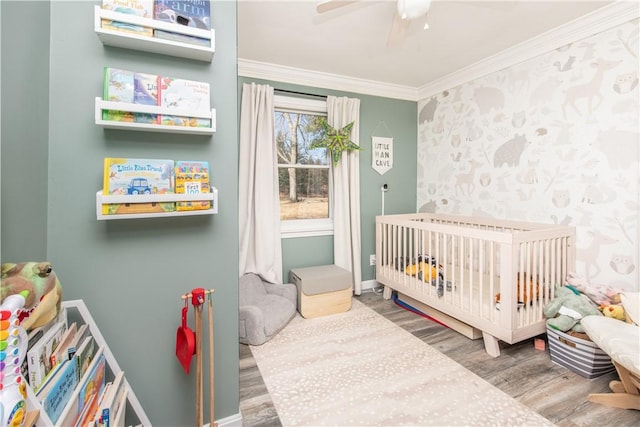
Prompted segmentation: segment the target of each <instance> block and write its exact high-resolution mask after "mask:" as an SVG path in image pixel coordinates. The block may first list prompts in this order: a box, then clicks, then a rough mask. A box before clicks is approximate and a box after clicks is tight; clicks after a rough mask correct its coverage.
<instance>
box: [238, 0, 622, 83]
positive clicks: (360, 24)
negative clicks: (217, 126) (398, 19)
mask: <svg viewBox="0 0 640 427" xmlns="http://www.w3.org/2000/svg"><path fill="white" fill-rule="evenodd" d="M319 2H320V0H318V1H311V0H297V1H274V0H257V1H256V0H239V2H238V58H239V60H240V62H242V61H250V62H253V61H257V63H264V64H273V65H277V66H285V67H293V68H296V69H302V70H311V71H315V72H322V73H329V74H331V75H338V76H343V77H350V78H357V79H363V80H366V81H373V82H381V83H385V84H392V85H400V86H402V87H411V88H419V87H421V86H424V85H426V84H429V83H430V82H432V81H434V80H437V79H439V78H442V77H443V76H446V75H448V74H450V73H452V72H455V71H458V70H460V69H463V68H465V67H467V66H469V65H471V64H474V63H477V62H478V61H480V60H482V59H484V58H487V57H490V56H492V55H495V54H497V53H499V52H501V51H504V50H505V49H508V48H510V47H512V46H514V45H517V44H519V43H522V42H525V41H527V40H529V39H532V38H534V37H536V36H538V35H540V34H542V33H545V32H547V31H549V30H552V29H554V28H556V27H558V26H560V25H562V24H565V23H568V22H570V21H572V20H574V19H576V18H579V17H582V16H583V15H586V14H588V13H590V12H593V11H594V10H596V9H599V8H602V7H604V6H606V5H608V4H610V3H612V1H595V0H581V1H564V0H552V1H551V0H537V1H524V0H509V1H450V0H434V1H433V2H432V5H431V9H430V11H429V14H428V22H429V25H430V29H428V30H426V31H425V30H423V29H422V22H420V21H418V20H416V21H414V22H412V24H411V26H410V28H409V31H408V34H407V37H406V38H405V40H404V42H403V43H402V44H401V45H399V46H395V47H388V46H387V37H388V35H389V31H390V29H391V23H392V20H393V17H394V14H395V13H396V12H395V11H396V2H395V0H386V1H370V0H364V1H360V2H356V3H353V4H350V5H347V6H344V7H341V8H338V9H335V10H333V11H331V12H328V13H324V14H318V13H317V12H316V5H317V4H318V3H319Z"/></svg>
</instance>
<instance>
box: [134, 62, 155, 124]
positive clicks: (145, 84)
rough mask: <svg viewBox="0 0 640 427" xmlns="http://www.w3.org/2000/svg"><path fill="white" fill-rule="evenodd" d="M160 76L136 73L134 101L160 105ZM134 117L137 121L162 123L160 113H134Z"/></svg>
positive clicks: (135, 102)
mask: <svg viewBox="0 0 640 427" xmlns="http://www.w3.org/2000/svg"><path fill="white" fill-rule="evenodd" d="M159 80H160V76H158V75H157V74H146V73H134V75H133V103H134V104H143V105H154V106H158V105H160V100H159V99H158V82H159ZM133 119H134V121H135V122H136V123H153V124H159V123H160V116H159V115H158V114H147V113H134V114H133Z"/></svg>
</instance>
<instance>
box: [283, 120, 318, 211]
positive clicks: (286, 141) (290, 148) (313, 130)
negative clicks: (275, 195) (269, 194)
mask: <svg viewBox="0 0 640 427" xmlns="http://www.w3.org/2000/svg"><path fill="white" fill-rule="evenodd" d="M323 117H324V116H322V115H318V114H312V113H301V112H291V111H279V110H278V109H277V108H276V113H275V132H276V145H277V149H278V180H279V184H280V194H279V196H280V219H281V220H283V221H286V220H300V219H322V218H329V162H328V156H327V150H326V149H325V148H315V149H311V148H310V145H311V144H312V143H313V142H314V141H316V140H318V139H322V138H323V136H324V132H323V129H322V126H321V119H322V118H323Z"/></svg>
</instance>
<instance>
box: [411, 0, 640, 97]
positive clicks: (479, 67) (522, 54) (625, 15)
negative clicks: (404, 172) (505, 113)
mask: <svg viewBox="0 0 640 427" xmlns="http://www.w3.org/2000/svg"><path fill="white" fill-rule="evenodd" d="M639 17H640V5H639V4H638V3H637V2H636V1H617V2H615V3H612V4H610V5H608V6H604V7H602V8H600V9H598V10H595V11H593V12H591V13H589V14H587V15H584V16H582V17H580V18H577V19H574V20H573V21H569V22H568V23H566V24H563V25H561V26H559V27H556V28H554V29H552V30H549V31H547V32H544V33H542V34H540V35H538V36H536V37H533V38H531V39H529V40H527V41H525V42H522V43H520V44H517V45H515V46H513V47H510V48H508V49H506V50H503V51H501V52H499V53H497V54H495V55H492V56H489V57H487V58H485V59H483V60H481V61H478V62H476V63H474V64H471V65H469V66H467V67H465V68H462V69H460V70H458V71H455V72H453V73H450V74H448V75H446V76H444V77H442V78H439V79H437V80H434V81H433V82H431V83H427V84H426V85H424V86H421V87H419V88H417V98H418V99H419V100H421V99H425V98H427V97H430V96H433V95H435V94H436V93H439V92H442V91H444V90H447V89H451V88H454V87H456V86H459V85H461V84H463V83H466V82H469V81H471V80H474V79H477V78H480V77H483V76H486V75H487V74H491V73H494V72H496V71H499V70H502V69H504V68H507V67H510V66H513V65H515V64H518V63H520V62H523V61H526V60H528V59H531V58H534V57H536V56H538V55H542V54H544V53H547V52H550V51H552V50H554V49H558V48H560V47H562V46H566V45H567V44H569V43H573V42H576V41H578V40H581V39H584V38H586V37H589V36H592V35H594V34H597V33H599V32H601V31H605V30H608V29H610V28H613V27H615V26H617V25H621V24H624V23H626V22H629V21H631V20H633V19H637V18H639Z"/></svg>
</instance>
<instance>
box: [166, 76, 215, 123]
mask: <svg viewBox="0 0 640 427" xmlns="http://www.w3.org/2000/svg"><path fill="white" fill-rule="evenodd" d="M158 93H159V96H160V106H162V107H165V108H170V109H176V110H190V111H198V112H205V113H206V112H211V95H210V90H209V83H206V82H197V81H193V80H185V79H175V78H172V77H161V78H160V85H159V88H158ZM160 122H161V124H163V125H167V126H188V127H209V128H210V127H211V119H206V118H197V117H189V116H179V115H165V114H162V115H161V120H160Z"/></svg>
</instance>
